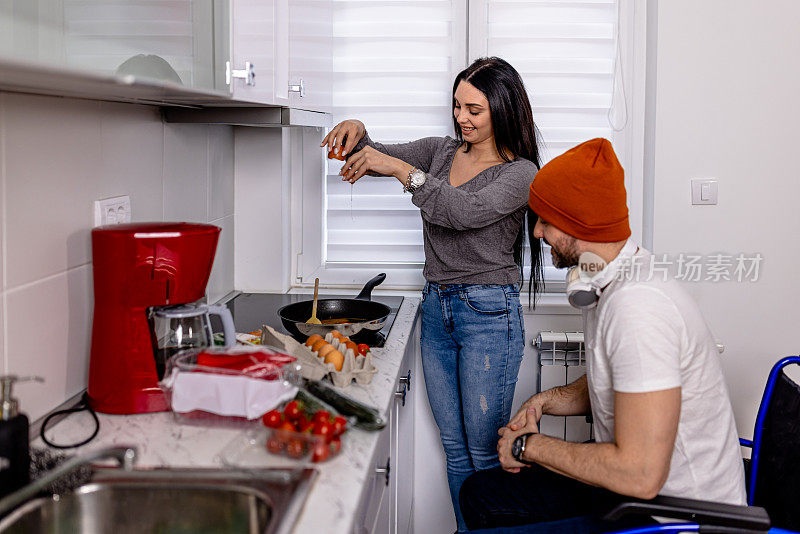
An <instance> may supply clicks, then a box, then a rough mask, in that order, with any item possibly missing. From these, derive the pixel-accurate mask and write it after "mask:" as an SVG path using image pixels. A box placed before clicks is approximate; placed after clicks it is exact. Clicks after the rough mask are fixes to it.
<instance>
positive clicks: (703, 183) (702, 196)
mask: <svg viewBox="0 0 800 534" xmlns="http://www.w3.org/2000/svg"><path fill="white" fill-rule="evenodd" d="M716 203H717V181H716V180H714V179H705V178H704V179H700V180H692V204H694V205H703V204H706V205H708V204H716Z"/></svg>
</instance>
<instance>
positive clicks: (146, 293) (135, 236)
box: [89, 223, 220, 414]
mask: <svg viewBox="0 0 800 534" xmlns="http://www.w3.org/2000/svg"><path fill="white" fill-rule="evenodd" d="M219 233H220V229H219V228H218V227H216V226H212V225H208V224H192V223H137V224H120V225H115V226H103V227H99V228H95V229H94V230H92V262H93V268H94V321H93V324H92V353H91V360H90V363H89V402H90V404H91V406H92V408H94V409H95V410H97V411H98V412H103V413H112V414H133V413H146V412H161V411H164V410H167V409H168V406H167V402H166V400H165V398H164V394H163V393H162V391H161V389H160V388H159V387H158V375H157V372H156V359H155V354H154V342H153V330H152V328H151V325H150V322H149V320H148V309H149V308H151V307H153V306H166V305H173V304H186V303H190V302H194V301H196V300H199V299H201V298H203V296H204V294H205V289H206V284H207V283H208V277H209V275H210V274H211V266H212V265H213V263H214V253H215V251H216V249H217V240H218V239H219Z"/></svg>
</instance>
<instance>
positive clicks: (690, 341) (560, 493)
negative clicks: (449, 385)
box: [460, 139, 746, 532]
mask: <svg viewBox="0 0 800 534" xmlns="http://www.w3.org/2000/svg"><path fill="white" fill-rule="evenodd" d="M625 196H626V193H625V185H624V179H623V170H622V168H621V166H620V164H619V162H618V160H617V157H616V155H615V154H614V151H613V149H612V147H611V144H610V143H609V142H608V141H607V140H605V139H593V140H591V141H587V142H586V143H583V144H581V145H578V146H577V147H575V148H573V149H571V150H569V151H568V152H566V153H564V154H563V155H561V156H559V157H557V158H555V159H553V160H552V161H551V162H550V163H548V164H547V165H545V166H544V167H543V168H542V169H541V170H540V171H539V173H538V174H537V175H536V178H535V180H534V181H533V184H532V185H531V191H530V199H529V204H530V207H531V209H533V211H535V212H536V213H537V215H538V216H539V221H538V222H537V224H536V227H535V230H534V234H535V236H536V237H538V238H544V239H545V241H546V242H547V243H548V244H549V245H550V246H551V247H552V248H551V251H552V257H553V263H554V265H555V266H556V267H559V268H560V267H576V266H577V267H576V269H577V270H576V269H572V272H571V274H570V276H569V277H568V278H569V280H568V287H567V293H568V296H569V300H570V303H572V305H573V306H576V307H580V308H582V314H583V323H584V337H585V342H586V356H587V373H586V375H585V376H583V377H581V378H580V379H578V380H576V381H575V382H573V383H572V384H569V385H567V386H564V387H557V388H554V389H551V390H548V391H543V392H541V393H538V394H536V395H534V396H533V397H531V398H530V399H528V400H527V401H526V402H525V403H524V404H523V405H522V407H521V408H520V410H519V411H518V412H517V414H516V415H514V417H513V418H512V419H511V421H509V423H508V424H507V425H506V426H504V427H503V428H501V429H500V430H499V434H500V436H501V437H500V441H499V443H498V445H497V450H498V454H499V458H500V462H501V464H502V468H497V469H492V470H487V471H479V472H478V473H475V474H473V475H472V476H471V477H470V478H468V479H467V480H466V482H465V483H464V485H463V487H462V489H461V494H460V500H461V509H462V511H463V514H464V518H465V520H466V522H467V525H468V527H469V528H470V529H485V528H495V527H511V526H518V525H529V526H527V527H525V529H523V530H520V529H512V530H509V532H578V531H583V532H606V531H608V530H614V529H617V528H620V527H621V526H636V525H642V524H644V523H652V522H653V520H652V519H651V518H650V516H648V515H645V516H640V517H638V518H636V519H633V520H628V521H623V522H616V523H613V524H611V523H609V522H608V521H604V520H603V519H602V516H603V514H604V513H606V512H607V511H608V510H609V509H610V508H611V507H613V505H615V504H617V503H620V502H623V501H628V500H631V497H633V498H638V499H652V498H653V497H655V496H656V495H664V496H675V497H684V498H690V499H703V500H706V501H713V502H716V503H726V504H730V505H744V504H745V503H746V495H745V483H744V470H743V467H742V459H741V453H740V448H739V443H738V438H737V432H736V426H735V423H734V418H733V411H732V409H731V404H730V400H729V397H728V391H727V388H726V385H725V381H724V378H723V375H722V370H721V368H720V364H719V361H718V360H719V355H718V351H717V347H716V343H715V341H714V338H713V337H712V335H711V332H710V331H709V329H708V327H707V325H706V323H705V321H704V319H703V316H702V315H701V313H700V311H699V309H698V308H697V306H696V305H695V303H694V301H693V300H692V298H691V297H690V296H689V295H688V294H687V293H686V292H685V291H684V290H683V289H682V288H681V287H680V286H679V285H678V283H677V282H675V281H674V280H672V279H668V277H667V276H666V275H664V276H662V275H661V274H655V273H653V272H651V271H650V267H651V265H652V263H651V261H652V258H653V256H652V255H651V253H650V252H648V251H646V250H644V249H643V248H641V247H639V246H638V245H637V244H636V243H635V242H633V241H632V240H631V239H629V238H630V235H631V231H630V228H629V224H628V209H627V207H626V201H625ZM542 414H551V415H580V414H587V415H588V414H591V416H592V418H593V423H594V427H593V432H594V438H595V439H594V442H590V443H571V442H566V441H563V440H560V439H556V438H552V437H548V436H545V435H542V434H540V433H539V432H538V422H539V419H540V418H541V416H542ZM533 524H536V525H535V526H534V525H533Z"/></svg>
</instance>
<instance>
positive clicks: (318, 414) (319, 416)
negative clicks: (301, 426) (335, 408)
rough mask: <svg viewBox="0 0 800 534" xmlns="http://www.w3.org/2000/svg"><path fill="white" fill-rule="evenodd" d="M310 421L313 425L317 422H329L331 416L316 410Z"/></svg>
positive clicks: (325, 411) (323, 411)
mask: <svg viewBox="0 0 800 534" xmlns="http://www.w3.org/2000/svg"><path fill="white" fill-rule="evenodd" d="M311 420H312V421H314V422H315V423H317V422H319V421H330V420H331V414H330V412H328V411H327V410H317V411H316V412H315V413H314V416H313V417H312V419H311Z"/></svg>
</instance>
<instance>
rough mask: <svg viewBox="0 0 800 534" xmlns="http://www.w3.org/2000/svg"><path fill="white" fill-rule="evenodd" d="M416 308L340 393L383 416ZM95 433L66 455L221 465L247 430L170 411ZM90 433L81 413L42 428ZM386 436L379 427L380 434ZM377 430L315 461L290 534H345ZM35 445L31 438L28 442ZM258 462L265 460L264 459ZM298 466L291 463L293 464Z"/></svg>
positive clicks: (123, 419)
mask: <svg viewBox="0 0 800 534" xmlns="http://www.w3.org/2000/svg"><path fill="white" fill-rule="evenodd" d="M418 307H419V299H418V298H405V299H404V300H403V305H402V306H401V307H400V310H399V312H398V314H397V319H396V320H395V322H394V325H393V327H392V330H391V332H390V334H389V338H388V339H387V341H386V345H385V346H384V347H382V348H375V349H373V362H374V364H375V366H376V367H377V368H378V372H377V373H376V374H375V375H374V377H373V380H372V382H371V383H370V384H367V385H365V386H361V385H358V384H356V383H353V384H352V385H350V386H349V387H347V388H345V389H344V390H343V392H344V393H345V394H347V395H348V396H350V397H352V398H354V399H356V400H359V401H362V402H364V403H366V404H369V405H371V406H374V407H376V408H378V410H380V411H381V412H383V414H384V417H386V416H387V415H388V410H389V408H390V406H391V404H392V400H393V393H394V387H393V386H394V384H395V383H396V381H397V378H398V376H399V374H400V363H401V360H402V358H403V354H404V353H405V349H406V345H407V344H408V341H409V336H410V335H411V331H412V329H413V326H414V321H415V319H416V317H417V311H418ZM98 417H99V419H100V432H99V434H98V436H97V437H96V438H95V439H94V440H93V441H92V442H91V443H89V444H88V445H85V446H83V447H81V448H78V449H73V450H72V451H70V454H81V453H83V452H86V451H89V450H93V449H97V448H102V447H108V446H112V445H135V446H136V447H138V451H139V455H138V462H137V465H138V466H170V467H225V464H224V463H223V456H225V454H224V451H226V450H230V448H231V444H234V445H235V443H236V440H242V439H243V436H244V433H245V432H246V430H243V429H240V428H239V429H237V428H219V427H207V426H195V425H183V424H178V423H177V422H176V421H175V419H174V417H173V415H172V414H171V413H155V414H141V415H127V416H120V415H106V414H98ZM92 428H93V422H92V420H91V417H90V416H89V414H88V413H86V412H82V413H78V414H72V415H70V416H69V417H67V418H65V419H64V420H63V421H61V422H59V423H58V424H57V425H55V426H53V428H51V429H48V431H47V438H48V439H49V440H51V441H52V442H54V443H74V442H76V441H80V440H81V439H85V438H86V437H88V434H89V433H90V432H91V430H92ZM384 431H386V430H384ZM378 435H379V433H376V432H366V431H363V430H359V429H355V428H353V429H350V430H348V432H347V434H346V435H345V438H346V439H344V440H343V447H342V451H341V453H340V454H339V455H338V456H337V457H335V458H332V459H331V460H329V461H327V462H324V463H322V464H311V465H312V466H314V467H317V468H318V469H319V476H318V478H317V481H316V482H315V484H314V487H313V488H312V490H311V492H310V493H309V496H308V499H307V500H306V504H305V507H304V509H303V512H302V514H301V515H300V518H299V519H298V521H297V524H296V527H295V533H297V534H304V533H316V532H325V533H326V534H336V533H342V534H344V533H350V532H352V531H353V526H354V525H353V521H354V519H355V516H356V512H357V511H358V505H359V504H360V502H361V498H362V493H363V492H364V491H366V486H367V484H365V483H366V482H367V481H368V480H369V477H371V476H372V475H373V472H372V471H373V470H372V465H371V462H370V459H371V458H372V456H373V453H374V452H375V447H376V445H377V441H378ZM31 445H32V446H33V447H38V448H41V447H43V444H42V443H41V440H39V439H37V440H36V441H34V442H33V443H32V444H31ZM265 458H267V459H269V455H266V456H265ZM273 458H274V459H275V460H274V464H273V463H272V462H270V463H268V464H265V465H264V467H270V466H272V465H275V466H286V465H287V462H288V460H283V459H282V458H281V457H273ZM267 461H269V460H267ZM295 465H297V464H295Z"/></svg>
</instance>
